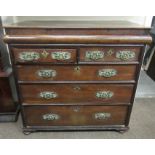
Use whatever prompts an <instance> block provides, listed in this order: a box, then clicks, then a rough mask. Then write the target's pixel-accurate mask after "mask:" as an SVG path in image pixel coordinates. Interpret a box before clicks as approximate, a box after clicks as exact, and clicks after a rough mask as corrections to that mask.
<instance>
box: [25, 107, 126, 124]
mask: <svg viewBox="0 0 155 155" xmlns="http://www.w3.org/2000/svg"><path fill="white" fill-rule="evenodd" d="M127 110H128V107H127V106H25V107H23V112H24V117H25V118H24V119H25V122H26V126H89V125H91V126H92V125H124V124H125V119H126V115H127Z"/></svg>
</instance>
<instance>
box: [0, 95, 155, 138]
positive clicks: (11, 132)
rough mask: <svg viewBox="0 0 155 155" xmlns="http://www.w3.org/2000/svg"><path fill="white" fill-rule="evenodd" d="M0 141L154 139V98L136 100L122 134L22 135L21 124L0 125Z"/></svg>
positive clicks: (109, 132)
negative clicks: (128, 123) (125, 130)
mask: <svg viewBox="0 0 155 155" xmlns="http://www.w3.org/2000/svg"><path fill="white" fill-rule="evenodd" d="M0 138H1V139H12V138H15V139H139V138H141V139H143V138H146V139H154V138H155V98H154V99H153V98H150V99H144V98H143V99H136V100H135V103H134V107H133V111H132V115H131V121H130V130H129V131H128V132H126V133H124V134H120V133H118V132H115V131H112V132H111V131H93V132H88V131H84V132H36V133H32V134H30V135H27V136H26V135H24V134H23V133H22V122H21V119H20V118H19V120H18V122H16V123H0Z"/></svg>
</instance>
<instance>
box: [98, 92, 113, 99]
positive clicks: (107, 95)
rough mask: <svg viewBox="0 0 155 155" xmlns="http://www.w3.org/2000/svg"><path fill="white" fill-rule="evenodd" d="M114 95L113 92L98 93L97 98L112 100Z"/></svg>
mask: <svg viewBox="0 0 155 155" xmlns="http://www.w3.org/2000/svg"><path fill="white" fill-rule="evenodd" d="M113 95H114V93H113V92H112V91H98V92H96V97H97V98H103V99H109V98H112V97H113Z"/></svg>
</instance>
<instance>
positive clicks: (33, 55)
mask: <svg viewBox="0 0 155 155" xmlns="http://www.w3.org/2000/svg"><path fill="white" fill-rule="evenodd" d="M19 59H20V60H23V61H33V60H38V59H40V54H39V53H38V52H34V51H32V52H21V53H19Z"/></svg>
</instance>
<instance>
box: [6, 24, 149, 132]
mask: <svg viewBox="0 0 155 155" xmlns="http://www.w3.org/2000/svg"><path fill="white" fill-rule="evenodd" d="M42 24H43V25H42ZM46 24H47V25H46ZM120 26H121V25H120V24H119V22H118V23H115V24H113V23H112V22H109V23H106V24H105V22H99V23H96V22H81V23H80V22H79V23H78V26H77V25H76V23H74V22H68V23H65V22H42V23H38V22H34V23H33V22H30V23H21V24H20V23H19V24H16V25H12V26H6V27H5V31H6V36H5V37H4V41H5V42H6V43H8V45H9V49H10V54H11V59H12V63H13V65H14V75H15V77H16V82H17V87H18V92H19V96H20V103H21V109H22V117H23V124H24V132H26V133H27V132H32V131H39V130H117V131H125V130H127V129H128V124H129V119H130V113H131V110H132V105H133V102H134V96H135V91H136V87H137V81H138V77H139V72H140V67H141V62H142V58H143V53H144V49H145V45H146V44H148V43H150V42H151V37H150V36H149V34H148V32H149V28H142V27H139V26H137V25H132V24H130V23H125V24H124V25H123V26H121V27H120Z"/></svg>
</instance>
